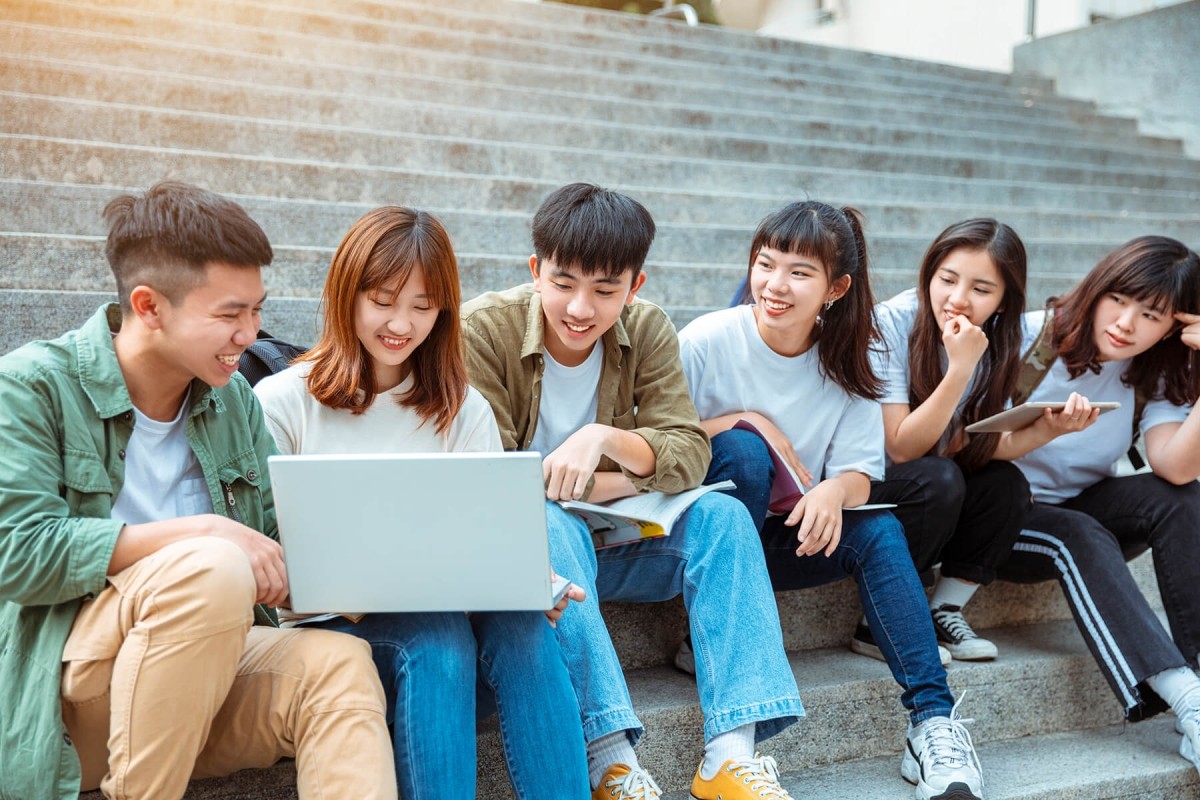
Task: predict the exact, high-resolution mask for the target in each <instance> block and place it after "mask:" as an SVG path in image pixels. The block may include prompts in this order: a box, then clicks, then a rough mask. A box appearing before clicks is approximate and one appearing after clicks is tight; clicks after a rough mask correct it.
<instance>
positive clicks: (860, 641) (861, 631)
mask: <svg viewBox="0 0 1200 800" xmlns="http://www.w3.org/2000/svg"><path fill="white" fill-rule="evenodd" d="M850 650H851V651H853V652H855V653H858V654H859V655H860V656H866V657H867V658H873V659H875V660H876V661H883V662H884V663H886V662H887V659H886V658H884V657H883V651H882V650H880V649H879V645H877V644H875V637H874V636H872V635H871V629H870V628H869V627H868V626H867V623H865V622H863V621H862V620H859V621H858V625H856V626H855V628H854V635H853V636H852V637H850ZM938 657H939V658H940V659H941V660H942V666H943V667H948V666H950V661H951V656H950V651H949V650H947V649H946V648H944V647H942V646H941V645H940V644H939V645H938ZM675 663H676V664H678V663H679V662H678V661H676V662H675Z"/></svg>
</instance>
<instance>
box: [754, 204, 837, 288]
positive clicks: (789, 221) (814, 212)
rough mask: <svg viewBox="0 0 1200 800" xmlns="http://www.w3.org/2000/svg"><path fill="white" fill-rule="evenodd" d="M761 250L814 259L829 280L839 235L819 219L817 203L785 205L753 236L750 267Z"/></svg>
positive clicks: (825, 221)
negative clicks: (820, 265)
mask: <svg viewBox="0 0 1200 800" xmlns="http://www.w3.org/2000/svg"><path fill="white" fill-rule="evenodd" d="M764 247H769V248H771V249H772V250H778V251H779V252H781V253H794V254H795V255H799V256H804V257H806V258H815V259H817V260H819V261H820V262H821V264H822V266H824V268H825V272H826V274H827V275H829V276H831V277H832V276H833V275H834V273H835V271H836V267H837V264H838V261H839V256H840V252H839V248H838V233H837V231H835V230H834V229H833V228H832V227H831V226H830V225H829V224H828V220H823V219H821V213H820V208H819V207H818V204H816V203H800V204H796V205H792V206H788V207H787V208H784V209H782V210H780V211H778V212H776V213H774V214H772V215H771V216H769V217H767V218H766V219H764V220H763V221H762V223H761V224H760V225H759V226H758V231H757V233H756V234H755V236H754V245H753V247H752V248H751V253H750V260H751V263H752V264H753V262H754V260H755V259H757V258H758V253H759V251H760V250H762V249H763V248H764Z"/></svg>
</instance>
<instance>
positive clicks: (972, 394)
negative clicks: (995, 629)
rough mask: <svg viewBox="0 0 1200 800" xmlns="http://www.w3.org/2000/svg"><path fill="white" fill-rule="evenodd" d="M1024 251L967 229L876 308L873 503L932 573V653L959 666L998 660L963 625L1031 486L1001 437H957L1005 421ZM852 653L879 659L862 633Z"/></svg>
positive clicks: (976, 222)
mask: <svg viewBox="0 0 1200 800" xmlns="http://www.w3.org/2000/svg"><path fill="white" fill-rule="evenodd" d="M1025 263H1026V260H1025V246H1024V244H1022V242H1021V239H1020V237H1018V236H1017V234H1016V231H1014V230H1013V229H1012V228H1010V227H1009V226H1007V225H1005V224H1003V223H1001V222H997V221H996V220H994V219H987V218H983V219H969V220H964V221H962V222H957V223H955V224H953V225H951V226H950V227H948V228H946V229H945V230H944V231H942V232H941V233H940V234H939V235H938V237H937V238H936V239H935V240H934V241H933V243H932V244H931V245H930V246H929V249H928V250H927V251H926V253H925V257H924V259H923V260H922V262H921V270H920V274H919V278H918V280H917V286H916V288H914V289H910V290H908V291H906V292H902V293H901V294H899V295H897V296H896V297H893V298H892V299H891V300H888V301H887V302H885V303H880V304H879V305H878V306H876V308H875V314H876V318H877V321H878V323H879V330H880V334H881V336H882V339H883V342H882V344H883V346H882V347H881V348H879V349H878V350H877V351H876V352H875V367H876V370H877V372H878V374H879V376H880V377H881V378H882V380H883V397H882V398H881V402H882V404H883V428H884V436H885V442H886V446H887V454H888V456H889V464H888V468H887V473H886V475H885V478H884V480H883V481H880V482H876V483H875V484H873V485H872V487H871V502H872V503H896V504H897V509H896V512H895V513H896V516H897V517H898V518H899V519H900V521H901V523H903V525H904V533H905V535H906V536H907V537H908V542H909V551H910V552H911V554H912V557H913V563H914V564H916V567H917V570H918V572H921V573H925V572H926V571H927V570H930V569H931V568H932V567H933V566H934V564H935V563H937V562H941V565H942V566H941V576H940V579H939V580H938V583H937V586H936V588H935V589H934V592H933V596H932V597H931V598H930V602H929V607H930V611H931V613H932V615H933V622H934V628H935V629H936V630H937V634H938V641H939V642H940V643H941V644H942V646H943V647H945V648H946V649H947V651H949V653H950V654H952V655H953V657H954V658H958V659H962V660H965V661H981V660H987V659H992V658H995V657H996V646H995V645H994V644H992V643H991V642H990V641H987V640H986V639H983V638H981V637H979V636H977V635H976V634H975V632H974V631H973V630H972V629H971V626H970V625H969V624H967V621H966V620H965V619H964V617H963V614H962V609H963V606H965V605H966V604H967V601H969V600H970V599H971V596H972V595H973V594H974V593H975V590H976V588H978V586H979V585H980V584H988V583H991V582H992V581H993V580H995V578H996V569H997V567H999V566H1000V565H1001V564H1003V563H1004V562H1005V561H1006V560H1007V558H1008V554H1009V552H1010V551H1011V550H1012V546H1013V543H1014V542H1015V541H1016V538H1017V534H1018V533H1020V531H1021V523H1022V522H1023V521H1024V519H1025V510H1026V509H1027V508H1028V506H1029V484H1028V483H1027V482H1026V481H1025V478H1024V476H1023V475H1022V474H1021V472H1020V470H1018V469H1017V468H1016V467H1015V466H1013V465H1012V463H1011V462H1008V461H996V460H994V455H995V452H996V446H997V443H998V441H999V438H1000V436H1001V434H998V433H979V434H973V435H970V436H967V435H966V433H965V431H964V428H965V427H966V426H967V425H969V424H971V423H973V422H978V421H979V420H981V419H985V418H987V417H990V416H992V415H993V414H996V413H999V412H1000V411H1002V410H1004V408H1005V407H1006V406H1007V404H1008V399H1009V397H1011V396H1012V393H1013V391H1014V389H1015V388H1016V383H1017V374H1018V372H1019V367H1020V361H1021V315H1022V313H1023V312H1024V311H1025V271H1026V270H1025ZM851 649H853V650H854V651H855V652H859V653H863V654H866V655H874V656H876V657H879V656H878V655H877V653H878V652H879V651H878V649H877V648H876V646H875V642H874V641H873V640H872V638H871V637H870V631H869V629H868V628H867V626H866V625H863V624H860V625H859V626H858V630H857V631H856V632H855V635H854V639H853V640H852V642H851Z"/></svg>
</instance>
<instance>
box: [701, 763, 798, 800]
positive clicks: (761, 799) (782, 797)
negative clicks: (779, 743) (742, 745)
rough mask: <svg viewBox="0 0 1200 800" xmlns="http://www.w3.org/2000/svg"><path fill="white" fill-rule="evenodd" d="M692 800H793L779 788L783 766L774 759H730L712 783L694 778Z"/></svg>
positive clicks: (722, 766)
mask: <svg viewBox="0 0 1200 800" xmlns="http://www.w3.org/2000/svg"><path fill="white" fill-rule="evenodd" d="M692 800H792V796H791V795H790V794H788V793H787V792H786V791H784V788H783V787H782V786H780V785H779V767H777V766H776V765H775V759H773V758H771V757H770V756H761V757H760V756H759V755H758V754H757V753H756V754H755V755H754V758H746V759H742V760H740V761H735V760H733V759H730V760H729V761H726V762H725V763H724V764H722V765H721V769H719V770H718V771H717V774H716V776H715V777H714V778H713V779H712V780H711V781H706V780H704V778H702V777H700V769H699V768H697V769H696V777H695V778H693V779H692Z"/></svg>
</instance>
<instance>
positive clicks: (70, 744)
mask: <svg viewBox="0 0 1200 800" xmlns="http://www.w3.org/2000/svg"><path fill="white" fill-rule="evenodd" d="M63 742H65V743H66V745H67V747H74V746H75V743H74V742H72V741H71V734H69V733H64V734H63Z"/></svg>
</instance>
